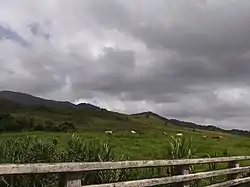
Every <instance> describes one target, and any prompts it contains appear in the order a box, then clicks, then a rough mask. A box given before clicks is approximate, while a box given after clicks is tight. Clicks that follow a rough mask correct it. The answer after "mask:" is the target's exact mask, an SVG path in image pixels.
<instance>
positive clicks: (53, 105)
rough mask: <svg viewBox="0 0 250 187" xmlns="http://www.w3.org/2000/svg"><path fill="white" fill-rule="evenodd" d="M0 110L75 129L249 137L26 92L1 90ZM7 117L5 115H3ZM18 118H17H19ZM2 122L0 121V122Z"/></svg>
mask: <svg viewBox="0 0 250 187" xmlns="http://www.w3.org/2000/svg"><path fill="white" fill-rule="evenodd" d="M0 113H8V114H9V115H8V116H11V117H12V118H18V119H19V118H21V119H22V120H23V118H25V119H26V118H27V116H28V118H29V120H30V119H32V121H33V123H35V124H39V125H40V126H41V125H42V124H46V125H47V126H48V124H50V125H51V124H54V125H57V126H60V124H62V123H63V124H64V123H65V122H67V123H70V124H73V125H74V126H75V127H76V128H77V129H80V130H87V131H103V130H107V129H112V130H115V131H128V130H131V129H134V130H137V131H141V132H144V131H176V132H178V131H179V130H180V129H183V128H185V129H189V130H195V129H199V130H205V131H206V130H207V131H216V132H223V133H231V134H241V135H245V136H250V133H249V132H248V131H241V130H237V129H234V130H224V129H221V128H219V127H216V126H211V125H210V126H202V125H199V124H195V123H192V122H186V121H180V120H177V119H168V118H166V117H163V116H161V115H158V114H156V113H154V112H151V111H148V112H142V113H138V114H131V115H128V114H122V113H117V112H114V111H108V110H107V109H103V108H100V107H98V106H95V105H92V104H90V103H80V104H77V105H76V104H73V103H70V102H68V101H54V100H47V99H43V98H40V97H36V96H33V95H30V94H26V93H20V92H13V91H0ZM5 116H6V115H5ZM19 121H20V120H19ZM0 122H1V116H0ZM0 125H1V123H0Z"/></svg>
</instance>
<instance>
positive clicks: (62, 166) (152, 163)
mask: <svg viewBox="0 0 250 187" xmlns="http://www.w3.org/2000/svg"><path fill="white" fill-rule="evenodd" d="M242 160H250V156H237V157H218V158H199V159H180V160H144V161H120V162H79V163H77V162H75V163H40V164H0V175H8V174H31V173H32V174H38V173H63V172H86V171H100V170H111V169H124V168H144V167H165V166H178V165H194V164H206V163H221V162H230V161H242Z"/></svg>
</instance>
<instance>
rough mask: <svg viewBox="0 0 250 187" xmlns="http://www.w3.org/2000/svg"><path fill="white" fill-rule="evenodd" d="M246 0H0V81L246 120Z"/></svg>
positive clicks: (51, 95)
mask: <svg viewBox="0 0 250 187" xmlns="http://www.w3.org/2000/svg"><path fill="white" fill-rule="evenodd" d="M249 20H250V1H249V0H219V1H218V0H185V1H184V0H157V1H153V0H126V1H125V0H83V1H79V0H64V1H62V0H43V1H34V0H9V1H5V0H0V90H13V91H19V92H25V93H29V94H33V95H36V96H40V97H44V98H48V99H55V100H64V101H65V100H67V101H71V102H74V103H79V102H89V103H92V104H95V105H98V106H100V107H103V108H107V109H109V110H115V111H119V112H125V113H136V112H142V111H153V112H155V113H158V114H160V115H163V116H165V117H168V118H177V119H180V120H187V121H192V122H196V123H199V124H205V125H210V124H212V125H216V126H219V127H222V128H226V129H231V128H239V129H248V130H250V99H249V98H250V22H249Z"/></svg>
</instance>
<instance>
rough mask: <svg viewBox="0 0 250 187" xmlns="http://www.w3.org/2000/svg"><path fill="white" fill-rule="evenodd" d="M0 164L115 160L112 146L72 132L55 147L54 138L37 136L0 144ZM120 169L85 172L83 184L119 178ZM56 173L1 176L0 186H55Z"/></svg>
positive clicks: (121, 175)
mask: <svg viewBox="0 0 250 187" xmlns="http://www.w3.org/2000/svg"><path fill="white" fill-rule="evenodd" d="M0 146H1V152H0V162H1V163H50V162H98V161H114V160H115V155H114V153H113V151H112V149H111V147H110V146H109V145H108V144H107V143H105V142H102V141H93V142H84V141H83V140H82V139H81V138H79V137H77V136H75V135H73V136H72V137H71V138H70V139H69V140H68V143H67V146H66V147H63V148H60V147H58V146H57V140H56V139H46V140H41V139H39V138H37V137H36V136H27V137H24V138H17V139H15V140H8V141H4V142H1V143H0ZM124 176H125V174H124V173H123V172H122V170H112V171H100V172H88V173H84V174H83V178H82V183H83V184H98V183H104V182H112V181H119V180H122V179H123V178H124ZM57 183H58V176H57V175H54V174H44V175H40V174H39V175H35V174H34V175H28V176H26V175H25V176H4V177H2V178H1V179H0V187H3V186H4V187H5V186H6V187H7V186H12V187H15V186H20V187H24V186H25V187H29V186H32V187H44V186H46V187H47V186H48V187H49V186H56V185H57Z"/></svg>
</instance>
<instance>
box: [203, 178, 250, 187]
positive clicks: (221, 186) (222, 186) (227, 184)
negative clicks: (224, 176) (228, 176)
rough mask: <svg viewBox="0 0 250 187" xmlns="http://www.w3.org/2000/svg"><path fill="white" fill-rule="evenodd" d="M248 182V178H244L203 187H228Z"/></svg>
mask: <svg viewBox="0 0 250 187" xmlns="http://www.w3.org/2000/svg"><path fill="white" fill-rule="evenodd" d="M249 182H250V177H246V178H241V179H234V180H230V181H226V182H222V183H218V184H213V185H209V186H205V187H230V186H235V185H239V184H245V183H249Z"/></svg>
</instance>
